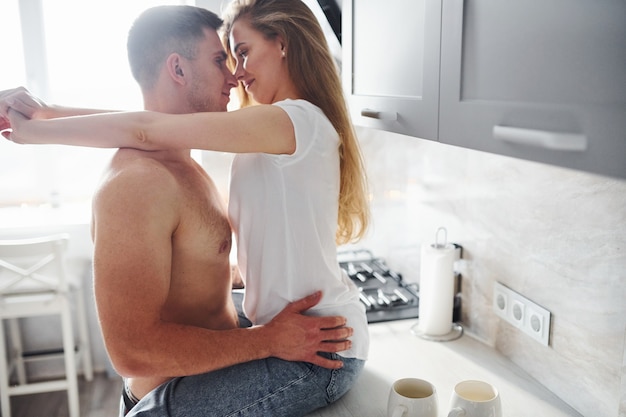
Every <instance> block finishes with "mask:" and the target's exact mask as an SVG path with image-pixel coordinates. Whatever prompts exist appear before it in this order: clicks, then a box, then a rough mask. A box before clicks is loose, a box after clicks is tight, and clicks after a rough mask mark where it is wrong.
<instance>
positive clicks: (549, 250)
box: [356, 128, 626, 417]
mask: <svg viewBox="0 0 626 417" xmlns="http://www.w3.org/2000/svg"><path fill="white" fill-rule="evenodd" d="M357 133H358V135H359V139H360V141H361V143H362V147H363V152H364V154H365V159H366V164H367V168H368V175H369V182H370V191H371V198H372V213H373V224H372V228H371V229H370V232H369V233H368V235H367V236H366V238H365V239H364V240H363V241H361V242H360V243H359V244H357V245H356V246H357V247H365V248H368V249H371V250H372V251H373V252H374V254H375V255H377V256H380V257H383V258H385V259H386V260H387V262H388V263H389V264H390V265H391V266H392V267H393V268H395V269H397V270H398V271H399V272H401V273H402V274H403V276H404V277H405V278H406V279H407V280H414V281H419V273H418V271H419V253H420V252H419V250H420V245H421V244H430V243H432V242H433V241H434V239H435V233H436V230H437V229H438V228H439V227H440V226H444V227H446V229H447V234H448V240H449V241H451V242H455V243H459V244H461V245H462V246H463V248H464V260H463V262H462V263H461V272H462V274H463V280H462V300H463V314H462V317H463V322H464V325H465V328H466V331H467V332H470V333H471V334H472V335H473V336H475V337H477V338H479V339H481V340H483V341H484V342H485V343H487V344H489V345H492V346H495V347H496V348H497V349H498V350H499V351H501V352H502V353H504V354H505V355H506V356H507V357H509V358H510V359H511V360H512V361H513V362H514V363H516V364H517V365H519V366H520V367H521V368H522V369H524V370H525V371H526V372H528V373H529V374H530V375H531V376H533V377H534V378H535V379H537V380H538V381H539V382H540V383H542V384H543V385H544V386H546V387H547V388H548V389H550V390H551V391H552V392H554V393H555V394H556V395H558V396H559V397H560V398H562V399H563V400H564V401H566V402H567V403H569V404H570V405H572V407H574V408H575V409H577V410H578V411H579V412H580V413H581V414H582V415H584V416H594V417H601V416H618V415H619V416H626V354H625V353H626V350H625V337H626V181H624V180H618V179H613V178H608V177H601V176H596V175H592V174H587V173H583V172H578V171H573V170H567V169H562V168H558V167H552V166H547V165H542V164H537V163H533V162H528V161H522V160H517V159H513V158H507V157H502V156H497V155H491V154H486V153H482V152H476V151H471V150H466V149H461V148H456V147H451V146H447V145H442V144H439V143H435V142H431V141H425V140H421V139H416V138H411V137H406V136H402V135H397V134H392V133H387V132H380V131H376V130H371V129H365V128H357ZM625 163H626V162H625ZM495 281H499V282H501V283H503V284H504V285H506V286H508V287H510V288H512V289H513V290H515V291H517V292H519V293H521V294H523V295H524V296H526V297H527V298H529V299H531V300H533V301H534V302H536V303H537V304H539V305H541V306H543V307H544V308H546V309H548V310H550V312H551V313H552V327H551V333H550V346H549V347H546V346H543V345H541V344H539V343H537V342H536V341H534V340H533V339H532V338H530V337H528V336H526V335H525V334H523V333H521V332H520V331H517V330H516V329H515V328H513V327H512V326H510V325H509V324H507V323H505V322H504V321H502V320H500V319H499V318H498V317H497V316H495V314H494V313H493V312H492V307H491V305H492V292H493V285H494V282H495Z"/></svg>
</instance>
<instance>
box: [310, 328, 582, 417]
mask: <svg viewBox="0 0 626 417" xmlns="http://www.w3.org/2000/svg"><path fill="white" fill-rule="evenodd" d="M415 322H416V321H415V320H400V321H393V322H386V323H374V324H370V336H371V346H370V359H369V360H368V362H367V364H366V366H365V370H364V372H363V374H362V375H361V377H360V379H359V381H358V382H357V384H356V386H355V387H354V388H353V389H352V390H351V391H350V392H349V393H348V394H346V396H345V397H344V398H342V399H341V400H339V401H338V402H337V403H335V404H332V405H331V406H329V407H327V408H325V409H323V410H320V411H317V412H314V413H311V414H310V415H309V417H348V416H350V417H386V409H387V398H388V395H389V390H390V388H391V385H392V383H393V382H394V381H395V380H397V379H400V378H407V377H410V378H420V379H425V380H428V381H430V382H431V383H432V384H433V385H435V388H436V390H437V396H438V408H439V416H440V417H445V416H447V413H448V404H449V401H450V396H451V395H452V390H453V389H454V386H455V385H456V384H457V383H458V382H460V381H463V380H467V379H478V380H482V381H486V382H489V383H491V384H493V385H495V386H496V387H497V389H498V390H499V392H500V397H501V401H502V410H503V416H504V417H536V416H542V417H574V416H575V417H581V414H579V413H577V412H576V411H575V410H574V409H573V408H571V407H570V406H568V405H567V404H565V403H564V402H563V401H562V400H560V399H559V398H558V397H556V396H555V395H554V394H553V393H552V392H550V391H548V390H547V389H546V388H544V387H543V386H542V385H541V384H539V383H538V382H537V381H536V380H534V379H533V378H531V377H530V376H529V375H528V374H527V373H526V372H524V371H523V370H522V369H521V368H519V367H518V366H516V365H515V364H513V363H512V362H511V361H509V360H508V359H507V358H505V357H504V356H502V355H501V354H499V353H498V352H496V351H495V350H494V349H492V348H490V347H489V346H487V345H485V344H484V343H482V342H479V341H478V340H476V339H474V338H472V337H471V336H470V335H468V334H464V335H463V336H462V337H461V338H459V339H457V340H454V341H450V342H432V341H427V340H423V339H420V338H418V337H416V336H414V335H413V334H412V333H411V331H410V329H411V326H413V325H414V324H415ZM538 359H539V358H538Z"/></svg>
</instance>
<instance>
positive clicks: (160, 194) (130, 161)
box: [94, 149, 179, 206]
mask: <svg viewBox="0 0 626 417" xmlns="http://www.w3.org/2000/svg"><path fill="white" fill-rule="evenodd" d="M178 192H179V187H178V182H177V180H176V178H175V177H174V175H173V174H172V172H171V170H170V169H168V167H167V164H166V163H164V162H163V161H162V160H160V159H159V158H158V157H155V154H153V153H152V152H146V151H140V150H135V149H120V150H118V151H117V152H116V153H115V155H114V156H113V158H112V159H111V162H110V163H109V166H108V167H107V169H106V171H105V173H104V175H103V178H102V181H101V183H100V186H99V188H98V190H97V192H96V195H95V200H94V203H95V205H96V206H97V204H98V202H99V201H101V200H102V199H103V198H104V199H105V200H107V201H108V200H115V201H127V202H131V201H143V202H145V203H148V202H153V201H154V200H155V199H158V200H166V201H167V200H170V201H171V199H172V197H176V194H177V193H178Z"/></svg>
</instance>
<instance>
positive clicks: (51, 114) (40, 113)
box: [0, 87, 114, 119]
mask: <svg viewBox="0 0 626 417" xmlns="http://www.w3.org/2000/svg"><path fill="white" fill-rule="evenodd" d="M9 107H10V108H13V109H14V110H17V111H18V112H20V113H22V114H23V115H24V116H26V117H27V118H29V119H54V118H57V117H68V116H81V115H86V114H97V113H110V112H112V111H114V110H98V109H86V108H78V107H66V106H59V105H55V104H47V103H46V102H44V101H43V100H41V99H40V98H38V97H36V96H34V95H33V94H32V93H31V92H30V91H28V90H27V89H26V88H24V87H17V88H12V89H10V90H3V91H0V116H2V117H5V118H6V117H7V113H8V109H9Z"/></svg>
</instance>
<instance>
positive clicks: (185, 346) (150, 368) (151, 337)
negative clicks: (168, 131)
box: [94, 164, 352, 377]
mask: <svg viewBox="0 0 626 417" xmlns="http://www.w3.org/2000/svg"><path fill="white" fill-rule="evenodd" d="M161 168H162V167H161ZM141 171H142V172H139V173H137V172H123V173H122V174H119V175H116V176H113V177H112V178H110V179H109V180H107V181H105V183H104V186H103V188H102V189H101V190H100V191H99V192H98V194H97V195H96V197H95V200H94V225H95V227H94V241H95V255H94V280H95V281H94V285H95V294H96V303H97V309H98V316H99V320H100V323H101V326H102V331H103V335H104V339H105V343H106V346H107V350H108V352H109V354H110V356H111V359H112V361H113V363H114V365H115V368H116V370H117V371H118V372H119V373H120V374H121V375H123V376H128V377H146V376H164V377H172V376H182V375H192V374H197V373H202V372H207V371H211V370H215V369H219V368H223V367H227V366H230V365H234V364H237V363H241V362H246V361H250V360H254V359H262V358H266V357H270V356H275V357H279V358H282V359H285V360H298V361H307V362H311V363H314V364H317V365H320V366H324V367H328V368H337V367H340V366H341V362H339V361H330V360H327V359H325V358H322V357H321V356H319V355H318V354H317V353H318V352H320V351H325V352H338V351H342V350H345V349H347V348H348V347H349V346H350V342H349V341H347V340H346V338H347V337H349V336H350V335H351V333H352V330H351V329H350V328H345V327H342V326H343V325H345V319H343V318H341V317H326V318H320V317H308V316H304V315H302V314H300V313H301V312H302V311H303V310H306V309H307V308H310V307H312V306H313V305H315V304H316V303H317V302H318V301H319V297H320V296H319V294H318V295H314V296H313V297H310V298H308V299H305V300H303V301H299V302H296V303H293V304H291V305H290V306H288V307H287V308H285V310H283V311H282V312H281V313H280V314H279V315H278V316H277V317H276V318H275V319H274V320H273V321H272V322H270V323H268V324H267V325H265V326H257V327H253V328H247V329H233V330H210V329H205V328H201V327H195V326H188V325H181V324H177V323H171V322H167V321H164V320H162V319H161V309H162V307H163V305H164V304H165V302H166V299H167V295H168V291H169V285H170V265H171V252H172V247H171V236H172V233H173V232H174V230H175V229H176V227H177V224H178V221H179V219H178V213H179V210H178V209H177V207H176V206H175V205H176V204H178V201H179V199H178V198H176V197H177V195H176V194H175V192H172V191H168V190H175V189H176V187H177V185H176V184H171V182H172V181H173V180H171V179H169V180H168V176H167V175H163V173H161V172H159V167H158V166H156V164H155V166H150V165H147V166H144V167H141ZM127 174H131V175H127ZM168 181H169V182H168ZM225 279H228V277H225ZM333 341H340V342H333Z"/></svg>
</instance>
